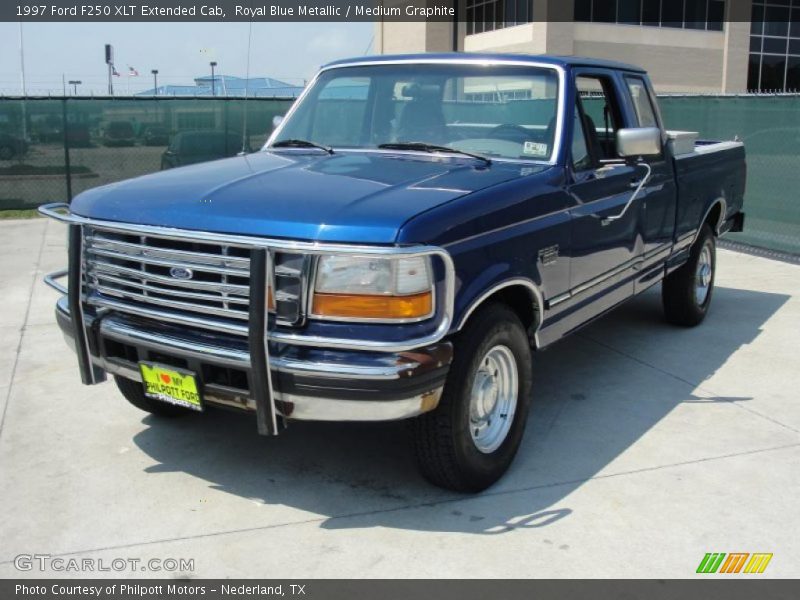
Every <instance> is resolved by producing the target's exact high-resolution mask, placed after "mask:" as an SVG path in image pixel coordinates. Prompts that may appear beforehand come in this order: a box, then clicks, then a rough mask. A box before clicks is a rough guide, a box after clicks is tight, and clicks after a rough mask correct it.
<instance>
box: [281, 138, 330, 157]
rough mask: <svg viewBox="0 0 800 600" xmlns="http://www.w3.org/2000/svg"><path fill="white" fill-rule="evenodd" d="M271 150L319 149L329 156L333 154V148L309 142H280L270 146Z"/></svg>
mask: <svg viewBox="0 0 800 600" xmlns="http://www.w3.org/2000/svg"><path fill="white" fill-rule="evenodd" d="M270 148H317V149H319V150H324V151H325V152H327V153H328V154H333V148H331V147H330V146H323V145H322V144H317V143H314V142H309V141H308V140H280V141H278V142H275V143H274V144H272V146H270Z"/></svg>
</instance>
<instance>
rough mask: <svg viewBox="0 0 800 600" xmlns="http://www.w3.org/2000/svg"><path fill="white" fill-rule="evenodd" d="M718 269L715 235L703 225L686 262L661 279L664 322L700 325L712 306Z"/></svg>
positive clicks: (707, 226)
mask: <svg viewBox="0 0 800 600" xmlns="http://www.w3.org/2000/svg"><path fill="white" fill-rule="evenodd" d="M716 267H717V246H716V241H715V239H714V231H713V230H712V229H711V227H710V226H709V225H708V224H705V225H703V227H702V229H701V230H700V235H699V236H698V237H697V240H695V242H694V245H693V246H692V248H691V250H690V252H689V260H688V261H686V264H685V265H683V266H682V267H681V268H680V269H676V270H675V271H673V272H672V273H670V274H669V275H667V277H666V278H665V279H664V283H663V284H662V287H661V299H662V302H663V305H664V315H665V316H666V318H667V321H669V322H670V323H673V324H675V325H683V326H686V327H693V326H695V325H699V324H700V323H702V321H703V319H705V317H706V314H707V313H708V307H709V306H710V305H711V296H712V295H713V293H714V276H715V273H716Z"/></svg>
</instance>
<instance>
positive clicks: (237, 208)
mask: <svg viewBox="0 0 800 600" xmlns="http://www.w3.org/2000/svg"><path fill="white" fill-rule="evenodd" d="M521 168H523V169H524V174H530V173H531V172H532V171H538V170H544V169H545V168H546V167H533V168H532V167H531V166H530V165H526V166H524V167H521V166H520V165H518V164H517V165H515V164H512V163H497V162H496V163H493V164H492V165H491V166H488V167H487V166H485V165H484V164H483V163H482V162H480V161H477V160H473V159H469V158H463V157H452V158H451V157H440V156H427V155H425V156H419V155H416V154H403V153H397V154H394V153H391V154H390V153H375V152H365V153H352V152H340V153H337V154H334V155H328V154H323V153H322V152H318V151H307V152H306V151H303V152H297V151H280V152H257V153H255V154H250V155H247V156H242V157H236V158H229V159H225V160H219V161H214V162H210V163H203V164H199V165H193V166H190V167H183V168H179V169H172V170H168V171H162V172H160V173H154V174H152V175H145V176H143V177H137V178H135V179H129V180H126V181H121V182H119V183H114V184H111V185H107V186H103V187H98V188H94V189H91V190H88V191H86V192H84V193H82V194H80V195H79V196H77V197H76V198H75V199H74V200H73V202H72V211H73V212H75V213H76V214H79V215H83V216H86V217H92V218H95V219H104V220H108V221H120V222H125V223H136V224H142V225H160V226H164V227H178V228H181V229H194V230H202V231H213V232H215V233H232V234H241V235H257V236H264V237H276V238H291V239H301V240H313V241H323V242H351V243H377V244H391V243H393V242H394V241H395V240H396V238H397V234H398V230H399V229H400V227H401V226H402V225H403V223H405V222H406V221H408V220H409V219H411V218H412V217H414V216H416V215H418V214H421V213H423V212H425V211H427V210H430V209H432V208H435V207H437V206H440V205H442V204H444V203H446V202H449V201H451V200H453V199H455V198H458V197H460V196H464V195H466V194H469V193H471V192H474V191H477V190H480V189H485V188H487V187H489V186H492V185H496V184H499V183H502V182H504V181H507V180H509V179H512V178H514V177H519V176H520V175H521V174H522V173H523V172H522V171H521Z"/></svg>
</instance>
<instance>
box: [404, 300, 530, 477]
mask: <svg viewBox="0 0 800 600" xmlns="http://www.w3.org/2000/svg"><path fill="white" fill-rule="evenodd" d="M530 389H531V349H530V345H529V343H528V337H527V335H526V333H525V328H524V327H523V325H522V323H521V322H520V320H519V318H518V317H517V315H516V314H515V313H514V312H513V311H512V310H511V309H509V308H508V307H507V306H505V305H502V304H491V305H489V306H487V307H485V308H483V309H482V310H480V311H479V312H478V313H476V314H475V316H473V318H472V319H471V320H470V321H469V323H468V324H467V326H466V327H465V329H464V330H463V331H462V332H461V333H459V334H458V336H457V338H456V339H455V340H454V358H453V363H452V365H451V366H450V375H449V376H448V379H447V383H446V384H445V388H444V392H443V394H442V399H441V401H440V403H439V406H438V408H437V409H436V410H435V411H433V412H431V413H427V414H424V415H422V416H420V417H417V418H416V419H414V420H413V421H412V422H411V431H412V438H413V444H414V450H415V455H416V459H417V464H418V465H419V468H420V470H421V471H422V474H423V475H424V476H425V478H426V479H428V481H430V482H431V483H433V484H435V485H438V486H440V487H443V488H447V489H451V490H455V491H459V492H479V491H481V490H484V489H486V488H488V487H489V486H490V485H492V484H493V483H495V482H496V481H497V480H498V479H500V477H502V475H503V474H504V473H505V472H506V470H507V469H508V467H509V466H510V465H511V462H512V460H513V459H514V456H515V454H516V453H517V450H518V448H519V445H520V442H521V441H522V434H523V432H524V430H525V422H526V420H527V416H528V409H529V406H530Z"/></svg>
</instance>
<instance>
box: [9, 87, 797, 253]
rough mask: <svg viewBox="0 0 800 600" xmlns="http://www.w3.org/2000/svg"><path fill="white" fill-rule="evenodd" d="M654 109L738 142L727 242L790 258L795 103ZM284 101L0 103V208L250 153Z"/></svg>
mask: <svg viewBox="0 0 800 600" xmlns="http://www.w3.org/2000/svg"><path fill="white" fill-rule="evenodd" d="M245 102H246V104H245ZM660 102H661V107H662V112H663V114H664V120H665V123H666V125H667V128H668V129H675V130H688V131H698V132H699V133H700V136H701V138H703V139H719V140H729V139H733V138H734V137H735V136H739V138H740V139H741V140H743V141H744V142H745V145H746V148H747V161H748V185H747V195H746V199H745V211H746V212H747V222H746V228H745V232H744V233H741V234H733V235H732V238H733V239H735V240H738V241H741V242H744V243H747V244H752V245H754V246H760V247H763V248H769V249H773V250H780V251H785V252H791V253H795V254H800V197H798V196H800V96H730V97H728V96H665V97H662V98H661V99H660ZM291 103H292V100H282V99H264V98H251V99H249V100H247V101H244V100H242V99H223V98H191V99H182V98H143V99H138V98H137V99H130V98H124V99H123V98H120V99H116V98H115V99H97V98H92V99H89V98H86V99H81V98H66V99H64V98H59V99H28V100H25V101H22V100H19V99H13V98H2V99H0V210H2V209H8V208H33V207H35V206H38V205H40V204H43V203H46V202H56V201H64V200H65V199H67V198H69V197H71V196H74V195H75V194H77V193H79V192H81V191H83V190H85V189H88V188H90V187H94V186H96V185H101V184H105V183H110V182H113V181H118V180H121V179H127V178H129V177H135V176H138V175H143V174H145V173H150V172H153V171H158V170H159V169H163V168H169V167H172V166H177V165H180V164H188V163H191V162H199V161H202V160H212V159H214V158H221V157H223V156H230V155H233V154H236V153H237V152H240V151H241V150H242V149H245V150H251V149H252V150H255V149H257V148H258V147H259V146H261V145H262V144H263V143H264V141H265V140H266V138H267V136H268V135H269V133H270V132H271V130H272V119H273V117H274V116H275V115H281V114H285V113H286V111H287V110H288V108H289V106H290V105H291ZM245 106H246V111H245ZM65 140H66V142H67V145H68V146H69V149H68V151H66V148H65Z"/></svg>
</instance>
